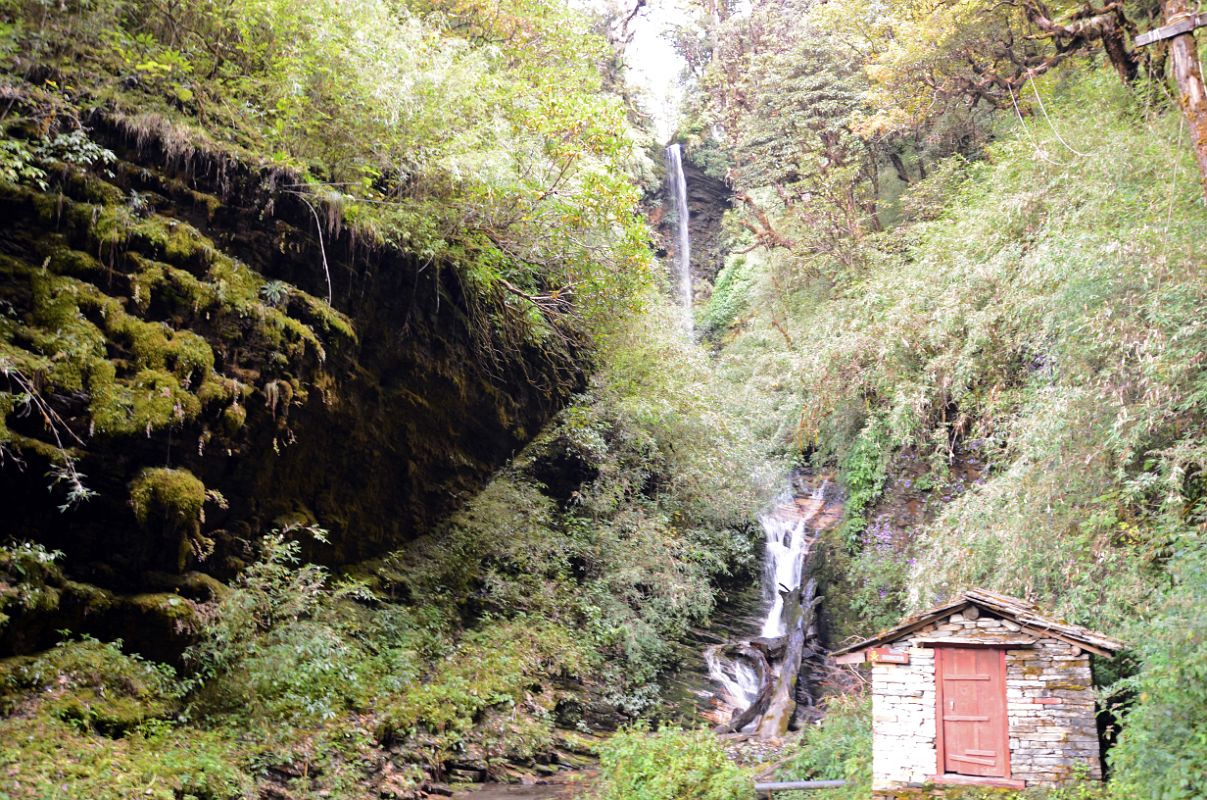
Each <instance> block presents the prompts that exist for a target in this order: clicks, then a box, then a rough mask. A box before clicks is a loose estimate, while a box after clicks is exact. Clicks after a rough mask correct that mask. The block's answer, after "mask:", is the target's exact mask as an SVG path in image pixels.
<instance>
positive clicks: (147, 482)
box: [130, 467, 205, 528]
mask: <svg viewBox="0 0 1207 800" xmlns="http://www.w3.org/2000/svg"><path fill="white" fill-rule="evenodd" d="M130 504H131V505H132V506H133V508H134V517H135V519H137V520H138V524H139V525H142V526H143V527H144V528H146V527H148V526H151V525H153V524H156V523H158V522H167V523H168V524H170V525H172V526H177V527H179V526H184V525H189V524H192V522H194V521H200V519H201V509H202V506H204V505H205V484H204V483H202V482H201V480H200V479H199V478H198V477H197V476H196V475H194V474H193V473H191V472H189V471H188V470H187V469H171V468H169V467H150V468H148V469H144V470H143V471H142V472H141V473H140V474H139V476H138V477H137V478H135V479H134V482H133V483H131V484H130Z"/></svg>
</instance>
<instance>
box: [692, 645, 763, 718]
mask: <svg viewBox="0 0 1207 800" xmlns="http://www.w3.org/2000/svg"><path fill="white" fill-rule="evenodd" d="M704 662H705V663H706V664H708V677H709V678H711V679H712V680H713V681H714V682H715V683H717V684H719V685H720V686H721V690H722V691H723V692H724V693H725V696H726V697H728V698H729V701H730V702H731V703H732V704H733V705H734V706H735V707H738V708H746V707H747V706H749V705H750V704H751V703H753V702H754V701H755V699H756V698H757V697H758V695H759V674H758V673H757V672H756V671H755V669H754V667H752V666H750V664H748V663H746V662H745V661H743V660H740V659H733V658H725V657H724V656H722V655H721V646H720V645H717V646H715V647H709V648H707V649H706V650H705V651H704Z"/></svg>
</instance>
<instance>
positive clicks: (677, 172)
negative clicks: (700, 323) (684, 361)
mask: <svg viewBox="0 0 1207 800" xmlns="http://www.w3.org/2000/svg"><path fill="white" fill-rule="evenodd" d="M666 181H667V186H668V188H669V189H670V192H671V197H672V198H673V199H674V201H675V203H674V209H675V272H676V278H677V280H678V282H679V302H680V303H681V304H682V306H683V327H684V329H685V330H686V331H687V335H688V336H689V337H690V336H691V335H692V330H693V328H694V327H695V323H694V320H693V318H692V270H691V264H692V245H691V232H690V231H689V230H688V227H687V223H688V217H689V212H688V209H687V179H686V178H685V177H684V176H683V149H682V148H681V147H680V146H679V145H678V144H672V145H670V146H669V147H667V148H666Z"/></svg>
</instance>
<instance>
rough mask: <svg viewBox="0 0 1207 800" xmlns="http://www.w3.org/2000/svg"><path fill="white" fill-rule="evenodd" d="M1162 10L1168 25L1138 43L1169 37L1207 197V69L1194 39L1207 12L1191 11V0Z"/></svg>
mask: <svg viewBox="0 0 1207 800" xmlns="http://www.w3.org/2000/svg"><path fill="white" fill-rule="evenodd" d="M1161 10H1162V13H1163V14H1164V17H1165V25H1164V27H1161V28H1158V29H1157V30H1155V31H1149V32H1148V33H1146V34H1144V35H1143V36H1138V37H1136V45H1137V46H1141V47H1142V46H1144V45H1147V44H1151V43H1152V42H1157V41H1161V40H1163V39H1169V55H1170V57H1171V58H1170V61H1171V62H1172V63H1173V77H1174V80H1175V81H1176V82H1177V84H1178V94H1179V105H1181V106H1182V113H1183V114H1184V115H1185V116H1186V122H1187V124H1188V125H1189V126H1190V140H1191V143H1192V145H1193V147H1194V157H1195V160H1196V161H1197V162H1198V164H1199V176H1200V178H1201V179H1202V181H1203V196H1204V198H1207V88H1205V87H1204V86H1203V68H1202V66H1201V65H1200V64H1199V50H1198V44H1197V43H1196V42H1195V38H1194V29H1195V28H1197V27H1200V26H1202V25H1207V15H1204V14H1196V13H1195V12H1193V11H1191V10H1190V9H1189V8H1188V7H1187V0H1163V2H1162V9H1161Z"/></svg>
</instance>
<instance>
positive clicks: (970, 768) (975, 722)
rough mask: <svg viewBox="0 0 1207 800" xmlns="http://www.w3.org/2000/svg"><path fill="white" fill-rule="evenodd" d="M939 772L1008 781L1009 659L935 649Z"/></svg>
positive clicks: (979, 651) (983, 651)
mask: <svg viewBox="0 0 1207 800" xmlns="http://www.w3.org/2000/svg"><path fill="white" fill-rule="evenodd" d="M935 678H936V683H937V684H938V685H937V687H936V688H937V689H938V691H937V693H936V694H937V700H938V709H937V710H938V712H939V714H938V716H939V725H938V728H939V729H938V734H939V736H938V739H939V741H938V745H939V748H938V749H939V772H940V773H951V772H954V773H956V774H958V775H980V776H984V777H994V778H1006V777H1009V775H1010V741H1009V738H1008V733H1007V727H1006V725H1007V723H1006V654H1005V651H1002V650H993V649H988V648H972V647H938V648H936V649H935Z"/></svg>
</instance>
